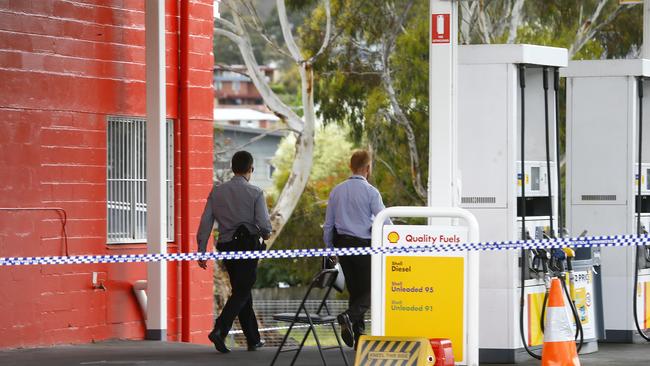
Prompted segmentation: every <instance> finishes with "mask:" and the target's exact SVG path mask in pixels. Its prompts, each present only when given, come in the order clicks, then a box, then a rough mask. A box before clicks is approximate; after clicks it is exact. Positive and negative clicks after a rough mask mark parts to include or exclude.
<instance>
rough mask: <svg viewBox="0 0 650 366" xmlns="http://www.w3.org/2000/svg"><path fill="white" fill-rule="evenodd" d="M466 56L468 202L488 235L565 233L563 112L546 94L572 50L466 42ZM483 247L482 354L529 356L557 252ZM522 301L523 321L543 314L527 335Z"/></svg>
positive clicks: (462, 147) (463, 165)
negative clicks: (556, 116) (559, 132)
mask: <svg viewBox="0 0 650 366" xmlns="http://www.w3.org/2000/svg"><path fill="white" fill-rule="evenodd" d="M458 61H459V68H458V82H459V87H458V131H457V134H458V143H459V146H458V157H459V158H458V167H459V171H460V175H461V177H462V182H463V187H462V192H461V204H460V206H461V207H463V208H465V209H467V210H469V211H471V212H472V213H473V214H474V216H475V217H476V218H477V220H478V222H479V224H480V225H481V234H480V235H481V240H482V241H507V240H517V239H521V238H531V239H541V238H543V236H544V234H545V233H546V234H547V235H550V234H551V230H550V226H551V222H553V234H554V235H557V231H558V230H557V228H558V221H557V212H558V208H557V199H556V194H557V192H558V188H557V187H556V185H557V179H556V177H555V175H556V167H557V164H556V163H557V161H556V159H555V157H554V156H553V155H556V154H554V153H553V152H554V151H555V150H556V146H554V144H555V143H556V141H557V138H554V136H555V135H554V134H556V127H555V126H554V125H553V124H552V123H549V122H551V118H553V113H557V111H555V110H553V108H555V105H554V103H552V101H550V97H551V95H548V96H546V97H545V96H544V93H545V92H544V85H543V84H544V81H543V74H544V67H547V69H546V71H547V72H548V75H547V77H551V78H552V77H553V74H552V70H553V68H555V67H564V66H565V65H566V64H567V62H568V54H567V51H566V49H561V48H554V47H543V46H534V45H513V44H508V45H463V46H459V47H458ZM520 65H522V66H523V68H521V69H520V67H521V66H520ZM549 80H552V79H549ZM547 84H548V87H550V86H551V85H550V83H548V81H547ZM522 86H524V88H522ZM549 93H552V92H551V91H550V90H549ZM545 99H548V101H547V102H545ZM545 104H546V106H547V107H545ZM545 108H546V109H547V110H545ZM546 114H548V116H549V117H548V119H549V121H548V122H547V121H546V117H545V115H546ZM522 120H523V123H522ZM547 134H548V137H547V136H546V135H547ZM547 140H548V145H549V146H548V148H547V144H546V141H547ZM522 148H523V154H522ZM547 149H548V153H547ZM549 155H550V158H551V159H547V156H549ZM549 183H550V184H549ZM549 187H550V189H549ZM480 256H481V262H482V263H489V265H484V266H481V269H480V278H481V280H480V302H481V309H480V314H479V322H480V324H479V329H480V336H479V358H480V361H481V362H482V363H517V362H520V361H525V360H528V359H529V356H528V354H527V353H526V352H525V349H524V343H526V346H530V347H531V348H533V350H534V351H535V352H539V351H538V349H539V348H540V347H541V345H542V342H543V336H542V333H541V329H540V322H539V321H538V319H540V312H541V304H542V303H543V297H544V294H545V292H546V283H547V282H548V278H549V277H548V276H549V269H548V263H549V259H550V252H549V251H546V250H545V249H541V250H535V251H526V252H525V253H524V254H523V255H522V253H519V252H512V251H505V250H504V251H494V252H490V253H487V252H486V253H481V254H480ZM522 278H523V279H524V281H523V286H522V281H521V279H522ZM522 287H523V291H524V293H523V300H522V293H521V291H522ZM522 303H523V306H524V312H523V318H524V320H526V319H531V320H533V319H534V321H532V322H530V323H529V322H528V321H524V322H523V326H524V335H525V336H526V337H525V338H526V339H525V340H523V341H522V339H521V329H520V325H521V324H522V321H521V317H522V312H521V311H520V307H521V305H522Z"/></svg>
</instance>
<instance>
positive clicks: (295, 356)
mask: <svg viewBox="0 0 650 366" xmlns="http://www.w3.org/2000/svg"><path fill="white" fill-rule="evenodd" d="M311 331H312V329H311V327H310V328H308V329H307V332H305V336H304V337H302V342H300V346H298V349H296V353H295V354H294V355H293V359H291V364H290V365H291V366H293V365H294V364H295V363H296V360H297V359H298V355H299V354H300V352H301V351H302V348H303V347H304V345H305V341H307V337H309V332H311Z"/></svg>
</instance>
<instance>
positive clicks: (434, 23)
mask: <svg viewBox="0 0 650 366" xmlns="http://www.w3.org/2000/svg"><path fill="white" fill-rule="evenodd" d="M449 21H450V17H449V14H431V43H449V41H450V37H449V36H450V32H449V29H450V28H451V27H450V24H449Z"/></svg>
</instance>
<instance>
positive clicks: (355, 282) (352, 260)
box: [334, 234, 371, 338]
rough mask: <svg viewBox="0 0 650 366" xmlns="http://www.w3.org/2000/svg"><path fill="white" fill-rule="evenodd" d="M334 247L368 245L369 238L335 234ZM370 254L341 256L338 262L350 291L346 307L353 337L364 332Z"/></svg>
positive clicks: (367, 300)
mask: <svg viewBox="0 0 650 366" xmlns="http://www.w3.org/2000/svg"><path fill="white" fill-rule="evenodd" d="M334 246H335V247H336V248H350V247H369V246H370V239H360V238H356V237H353V236H349V235H341V234H338V235H336V237H335V239H334ZM370 258H371V257H370V256H369V255H363V256H341V257H339V263H340V264H341V268H343V274H344V275H345V286H346V287H347V289H348V292H349V293H350V301H349V304H348V309H347V310H346V311H345V312H346V313H347V314H348V316H349V317H350V321H351V322H352V327H353V330H354V335H355V337H357V338H358V337H359V335H361V334H363V333H364V330H365V328H366V327H365V323H364V316H365V314H366V311H368V309H370V269H371V268H370V263H371V261H370Z"/></svg>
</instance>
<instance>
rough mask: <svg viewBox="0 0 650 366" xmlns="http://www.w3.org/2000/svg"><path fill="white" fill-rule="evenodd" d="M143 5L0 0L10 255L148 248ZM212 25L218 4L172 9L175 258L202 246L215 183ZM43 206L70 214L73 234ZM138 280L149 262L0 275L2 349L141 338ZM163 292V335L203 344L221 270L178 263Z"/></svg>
mask: <svg viewBox="0 0 650 366" xmlns="http://www.w3.org/2000/svg"><path fill="white" fill-rule="evenodd" d="M144 4H145V2H144V1H143V0H107V1H94V0H78V1H64V0H43V1H23V0H13V1H12V0H10V1H0V129H1V131H0V177H1V178H2V179H1V182H0V208H2V209H0V256H1V257H6V256H58V255H64V254H66V251H67V252H68V253H69V254H70V255H81V254H98V255H99V254H101V255H104V254H126V253H129V254H130V253H145V252H146V234H144V235H145V237H143V236H142V235H143V234H142V227H143V225H144V223H143V222H142V217H143V216H142V215H143V212H146V204H145V205H144V206H143V202H145V203H146V200H144V201H143V198H142V197H143V194H144V193H143V191H142V186H141V179H142V178H143V176H142V171H143V170H142V168H141V167H142V166H143V165H144V161H143V159H144V157H143V154H142V151H143V150H142V148H143V146H144V144H143V141H142V136H143V135H142V133H141V131H143V128H142V126H143V123H144V122H143V120H144V117H145V47H144V46H145V29H144V21H145V16H144V11H145V9H144ZM212 28H213V7H212V0H196V1H189V2H186V1H184V0H181V1H171V0H168V1H166V27H165V29H166V49H167V52H166V70H167V71H166V80H167V81H166V83H167V84H166V85H167V89H166V93H167V117H168V119H170V120H171V126H170V129H169V137H170V139H169V140H168V141H167V142H168V147H169V149H170V150H169V153H168V157H169V158H170V159H169V161H168V166H169V174H168V179H169V188H170V190H169V192H168V197H169V198H170V203H171V204H170V205H169V207H168V210H169V212H168V217H169V218H170V220H169V221H170V225H169V230H168V232H169V245H168V252H171V253H173V252H179V251H196V244H195V239H194V236H195V232H196V228H197V226H198V221H199V218H200V215H201V211H202V209H203V204H204V199H205V197H206V196H207V193H208V191H209V189H210V187H211V184H212V146H213V102H214V100H213V98H214V95H213V85H212V79H213V55H212V39H213V37H212ZM35 207H46V208H47V207H50V208H51V207H60V208H62V209H63V210H64V211H65V214H66V215H67V224H66V226H65V235H64V233H63V231H62V225H61V218H60V216H59V215H60V213H59V212H57V211H51V210H23V209H25V208H35ZM145 232H146V231H145ZM64 237H65V238H67V240H66V239H65V238H64ZM66 242H67V243H66ZM66 246H67V248H66ZM93 274H95V276H96V278H97V281H96V283H95V285H93ZM142 279H146V265H145V264H142V263H137V264H96V265H43V266H25V267H0V347H5V348H6V347H29V346H38V345H52V344H60V343H84V342H91V341H96V340H104V339H111V338H129V339H141V338H143V337H144V332H145V325H144V320H143V314H142V313H141V311H140V309H139V307H138V303H137V301H136V298H135V296H134V295H133V289H132V286H133V283H134V282H135V281H137V280H142ZM167 289H168V290H167V291H168V302H167V307H168V323H167V336H168V339H169V340H178V341H180V340H183V341H193V342H204V341H205V340H206V338H205V336H206V335H207V332H208V331H209V329H211V326H212V317H213V308H212V307H213V300H212V299H213V295H212V294H213V283H212V271H211V270H210V271H203V270H201V269H200V268H198V266H197V265H196V264H195V263H182V264H181V263H178V262H170V263H169V264H168V286H167Z"/></svg>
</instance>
